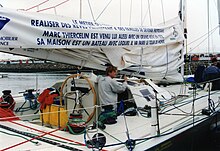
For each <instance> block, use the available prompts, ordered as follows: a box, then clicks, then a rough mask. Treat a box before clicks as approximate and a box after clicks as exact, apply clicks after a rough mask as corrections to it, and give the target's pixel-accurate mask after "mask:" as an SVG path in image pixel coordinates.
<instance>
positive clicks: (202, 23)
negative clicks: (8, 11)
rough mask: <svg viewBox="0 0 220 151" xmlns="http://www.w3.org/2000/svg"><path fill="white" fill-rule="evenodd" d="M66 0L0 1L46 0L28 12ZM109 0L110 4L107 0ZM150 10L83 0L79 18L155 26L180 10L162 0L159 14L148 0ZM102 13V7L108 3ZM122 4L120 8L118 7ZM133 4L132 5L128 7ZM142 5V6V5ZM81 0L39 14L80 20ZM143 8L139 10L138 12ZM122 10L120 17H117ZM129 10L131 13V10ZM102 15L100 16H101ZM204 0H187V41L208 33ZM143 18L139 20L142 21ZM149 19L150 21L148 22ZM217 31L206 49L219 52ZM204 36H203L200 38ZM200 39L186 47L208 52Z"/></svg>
mask: <svg viewBox="0 0 220 151" xmlns="http://www.w3.org/2000/svg"><path fill="white" fill-rule="evenodd" d="M63 1H65V0H47V1H46V0H19V1H18V0H1V1H0V4H1V5H2V6H3V7H6V8H13V9H28V8H31V7H33V6H35V5H37V4H40V3H42V2H45V3H44V4H42V5H41V6H39V7H35V8H33V9H31V10H29V11H37V10H42V9H45V8H48V7H52V6H55V5H57V4H59V3H61V2H63ZM110 1H111V3H109V2H110ZM149 2H150V5H151V7H150V13H151V19H150V17H149V9H148V0H121V3H120V0H90V6H91V8H92V13H93V15H91V10H90V6H89V3H88V0H82V4H83V7H82V8H83V9H82V18H83V19H88V20H93V18H94V19H97V22H101V23H105V24H111V25H120V24H121V25H122V26H123V25H126V26H128V25H131V26H140V25H141V24H142V25H143V26H150V25H151V23H152V25H157V24H159V23H161V22H163V15H164V16H165V20H169V19H171V18H173V17H175V16H177V13H178V9H179V0H163V1H162V2H163V8H164V14H163V13H162V5H161V0H149ZM108 3H109V5H108V7H107V8H106V9H105V11H104V12H103V13H101V12H102V11H103V9H104V8H105V7H106V6H107V4H108ZM120 4H121V10H120ZM131 4H132V7H131ZM141 4H142V7H141ZM209 4H210V30H211V29H213V28H214V27H216V26H218V14H217V2H216V0H209ZM79 6H80V0H69V1H67V2H66V3H64V4H62V5H60V6H59V7H56V8H55V9H49V10H45V11H42V12H41V13H50V14H55V13H56V14H57V15H63V16H69V17H72V18H75V19H79V16H80V15H79V12H80V7H79ZM141 10H142V13H141ZM120 12H121V19H120ZM130 12H131V13H130ZM100 14H101V15H100ZM207 14H208V13H207V0H187V28H188V44H190V43H191V42H192V41H194V40H195V39H197V38H199V37H201V36H202V35H204V34H206V33H207V32H208V27H207V25H208V23H207V18H208V17H207ZM141 18H142V21H141ZM150 20H151V21H150ZM218 31H219V30H218V29H217V30H216V31H215V32H214V34H212V36H210V37H211V38H210V50H209V52H220V46H219V40H220V36H219V34H218V33H219V32H218ZM203 39H204V38H203ZM203 39H201V40H200V41H198V42H197V43H192V44H190V45H189V46H188V48H187V50H188V51H190V50H191V52H192V53H193V52H194V53H197V52H208V49H207V43H208V42H207V40H205V41H204V42H203V43H202V44H200V45H198V44H199V43H200V42H201V41H202V40H203ZM0 56H1V58H7V57H9V58H10V57H11V55H10V56H8V55H6V54H4V55H2V54H0Z"/></svg>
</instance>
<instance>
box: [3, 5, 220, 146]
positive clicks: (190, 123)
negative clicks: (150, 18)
mask: <svg viewBox="0 0 220 151" xmlns="http://www.w3.org/2000/svg"><path fill="white" fill-rule="evenodd" d="M183 4H184V1H180V6H181V7H180V8H181V9H180V11H179V16H177V17H176V18H174V19H171V20H169V21H167V22H165V23H163V24H161V25H158V26H150V27H143V26H136V27H130V26H111V25H106V24H101V23H97V22H95V21H88V20H83V19H79V20H78V19H73V18H68V17H63V16H54V15H48V14H44V15H42V14H39V13H29V12H28V13H27V12H24V11H17V10H11V9H6V8H0V14H1V17H2V18H4V19H3V20H5V19H6V20H8V22H7V23H5V22H1V20H0V25H1V26H2V28H1V30H0V38H1V40H2V41H1V43H0V44H1V45H0V51H2V52H7V53H11V54H17V55H23V56H28V57H35V58H40V59H45V60H52V61H57V62H64V63H68V64H73V65H76V66H79V67H88V68H92V69H99V70H104V69H105V67H106V65H107V64H112V65H114V66H117V67H118V69H119V70H122V71H121V73H127V74H128V73H129V74H130V76H131V77H130V79H129V81H128V89H127V90H126V91H125V93H123V94H119V95H118V98H119V109H120V114H119V115H118V116H117V122H116V123H114V124H112V123H111V124H109V123H105V122H104V123H102V122H101V123H100V118H101V117H100V111H101V105H100V103H99V100H98V97H97V96H98V93H99V91H98V88H97V80H96V79H97V75H95V74H94V73H92V72H89V73H88V72H82V73H78V74H74V75H71V76H69V77H67V78H66V80H64V81H61V82H57V83H56V84H54V85H53V86H52V87H53V89H48V90H46V91H45V93H48V94H56V93H50V92H55V90H58V91H59V92H60V93H59V95H58V96H53V99H54V100H53V101H52V103H50V104H46V103H45V102H44V99H42V101H41V99H39V98H38V100H39V102H41V103H42V102H43V103H42V104H41V105H43V106H42V109H41V112H40V114H39V116H40V124H39V123H38V124H35V123H33V122H30V121H23V120H17V119H16V120H15V119H14V117H13V120H10V117H9V118H3V119H2V118H1V122H0V128H1V129H2V131H3V132H2V134H3V135H1V136H0V137H2V139H0V140H1V145H0V149H1V150H27V149H28V150H52V149H53V150H189V149H197V148H198V145H195V142H200V143H203V142H202V138H203V136H205V135H206V134H207V133H208V132H209V130H210V129H211V130H213V131H214V130H217V129H218V127H219V118H218V117H219V116H218V114H219V91H218V90H217V91H210V88H209V91H208V92H207V91H205V90H198V89H197V88H196V85H195V84H192V85H190V84H184V85H182V84H176V85H170V86H167V87H163V88H162V87H159V86H157V85H156V84H155V83H154V81H156V82H158V81H163V82H166V84H167V83H176V82H183V80H184V78H183V76H182V75H181V74H180V72H179V68H180V67H181V66H183V62H184V58H183V56H184V47H183V46H184V39H185V37H184V28H185V27H184V24H183V22H182V21H183V20H184V14H183V11H184V6H185V5H183ZM117 80H118V82H121V79H117ZM179 90H181V92H179ZM48 96H50V95H48ZM122 100H123V101H122ZM123 102H124V103H125V104H126V103H127V102H129V103H128V104H129V106H126V108H125V106H123V105H122V104H123ZM75 113H78V114H75ZM6 119H8V120H6ZM2 120H4V121H2ZM17 135H19V137H18V138H17V139H14V137H15V136H17ZM3 138H4V139H3ZM24 139H25V140H24ZM3 141H7V142H8V143H7V144H6V143H4V142H3ZM192 142H193V144H191V143H192ZM186 144H190V145H186ZM199 146H200V145H199Z"/></svg>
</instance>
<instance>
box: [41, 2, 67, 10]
mask: <svg viewBox="0 0 220 151" xmlns="http://www.w3.org/2000/svg"><path fill="white" fill-rule="evenodd" d="M68 1H69V0H65V1H63V2H61V3H59V4H57V5H54V6H51V7H47V8H44V9H41V10H38V11H37V12H42V11H45V10H49V9H52V8H56V7H58V6H60V5H62V4H64V3H66V2H68Z"/></svg>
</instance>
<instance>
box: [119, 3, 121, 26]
mask: <svg viewBox="0 0 220 151" xmlns="http://www.w3.org/2000/svg"><path fill="white" fill-rule="evenodd" d="M119 7H120V9H119V10H120V26H121V0H120V4H119Z"/></svg>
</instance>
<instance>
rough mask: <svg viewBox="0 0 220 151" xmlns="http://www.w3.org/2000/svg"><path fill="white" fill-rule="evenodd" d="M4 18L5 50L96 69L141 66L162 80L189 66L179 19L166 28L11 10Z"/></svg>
mask: <svg viewBox="0 0 220 151" xmlns="http://www.w3.org/2000/svg"><path fill="white" fill-rule="evenodd" d="M0 14H1V20H0V22H1V30H0V51H2V52H8V53H12V54H19V55H24V56H29V57H36V58H41V59H47V60H53V61H58V62H63V63H68V64H74V65H79V66H85V67H92V68H96V69H104V68H105V67H104V66H103V65H105V64H107V63H108V64H109V63H110V64H113V65H115V66H117V67H118V68H119V69H126V68H129V69H132V70H133V69H134V71H137V70H136V68H132V66H135V67H136V66H140V65H141V66H142V67H143V69H144V71H145V72H146V75H148V76H151V75H152V74H151V73H156V72H158V71H160V72H161V74H160V75H161V76H159V78H161V79H162V78H164V77H166V76H167V75H168V73H169V74H170V73H178V72H177V68H178V67H179V66H180V65H181V64H182V63H183V61H182V59H179V58H180V57H181V56H180V55H179V52H180V50H181V49H182V47H183V46H182V42H183V40H184V36H183V31H182V24H181V21H180V20H179V19H178V18H175V19H172V20H170V21H168V22H167V23H165V24H163V25H161V26H155V27H141V26H140V27H128V26H110V25H105V24H99V23H96V22H93V21H86V20H76V19H73V18H68V17H62V16H54V15H46V14H44V15H42V14H39V13H27V12H23V11H15V10H10V9H5V8H0ZM142 50H143V52H142V53H141V51H142ZM148 69H149V70H148ZM139 70H140V69H139ZM171 76H172V75H171ZM153 77H154V76H152V77H148V78H153ZM181 80H182V78H181V77H180V79H179V80H177V81H181Z"/></svg>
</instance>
